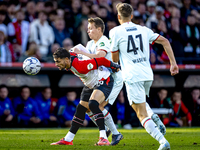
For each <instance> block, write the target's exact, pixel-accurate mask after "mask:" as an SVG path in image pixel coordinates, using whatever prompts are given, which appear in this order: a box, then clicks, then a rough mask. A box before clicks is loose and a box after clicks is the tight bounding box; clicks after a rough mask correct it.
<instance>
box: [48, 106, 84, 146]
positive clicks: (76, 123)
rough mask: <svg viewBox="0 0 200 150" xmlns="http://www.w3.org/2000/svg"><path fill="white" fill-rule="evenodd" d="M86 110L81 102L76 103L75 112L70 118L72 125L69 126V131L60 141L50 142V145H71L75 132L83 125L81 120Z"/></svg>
mask: <svg viewBox="0 0 200 150" xmlns="http://www.w3.org/2000/svg"><path fill="white" fill-rule="evenodd" d="M86 110H87V108H85V107H84V106H82V105H81V104H78V105H77V107H76V112H75V114H74V118H73V120H72V126H71V128H70V130H69V132H68V133H67V135H66V136H65V137H64V138H62V139H61V140H60V141H58V142H55V143H51V145H73V139H74V137H75V135H76V132H77V131H78V129H79V128H80V127H81V126H83V121H84V119H85V112H86Z"/></svg>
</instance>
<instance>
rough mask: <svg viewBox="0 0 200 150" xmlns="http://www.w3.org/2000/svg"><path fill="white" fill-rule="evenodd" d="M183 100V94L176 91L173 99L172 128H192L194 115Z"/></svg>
mask: <svg viewBox="0 0 200 150" xmlns="http://www.w3.org/2000/svg"><path fill="white" fill-rule="evenodd" d="M181 99H182V95H181V92H180V91H175V92H174V93H173V95H172V98H171V101H172V105H173V110H174V115H173V117H172V120H171V122H170V126H175V127H179V126H180V127H182V126H190V127H191V125H192V115H191V113H190V112H189V110H188V108H187V107H186V106H185V104H184V103H183V102H182V100H181Z"/></svg>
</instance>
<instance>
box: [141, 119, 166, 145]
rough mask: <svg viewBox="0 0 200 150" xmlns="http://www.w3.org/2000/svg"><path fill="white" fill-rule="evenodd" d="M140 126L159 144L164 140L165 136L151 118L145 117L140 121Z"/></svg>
mask: <svg viewBox="0 0 200 150" xmlns="http://www.w3.org/2000/svg"><path fill="white" fill-rule="evenodd" d="M141 124H142V126H143V127H144V128H145V129H146V131H147V132H148V133H149V134H150V135H151V136H152V137H153V138H154V139H156V140H157V141H158V142H159V143H160V144H163V143H165V142H166V139H165V137H164V136H163V135H162V133H161V132H160V131H159V130H158V129H157V128H156V124H155V123H154V122H153V121H152V120H151V118H149V117H146V118H144V119H143V120H142V121H141Z"/></svg>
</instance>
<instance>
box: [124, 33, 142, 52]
mask: <svg viewBox="0 0 200 150" xmlns="http://www.w3.org/2000/svg"><path fill="white" fill-rule="evenodd" d="M135 38H139V40H140V50H141V51H142V52H143V42H142V35H141V34H138V35H136V36H135ZM130 43H131V45H132V49H130ZM137 51H138V47H136V46H135V42H134V40H133V36H132V35H129V36H128V47H127V53H130V52H134V55H137V54H138V52H137Z"/></svg>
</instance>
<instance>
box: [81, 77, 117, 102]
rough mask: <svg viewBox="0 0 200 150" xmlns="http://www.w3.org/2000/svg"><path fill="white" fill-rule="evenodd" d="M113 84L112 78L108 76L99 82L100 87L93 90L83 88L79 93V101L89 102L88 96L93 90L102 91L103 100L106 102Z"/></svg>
mask: <svg viewBox="0 0 200 150" xmlns="http://www.w3.org/2000/svg"><path fill="white" fill-rule="evenodd" d="M113 84H114V80H113V77H112V76H111V75H110V76H109V77H108V78H107V79H106V80H104V81H100V82H99V85H100V86H96V87H94V88H93V89H90V88H88V87H87V86H84V87H83V90H82V92H81V100H82V101H85V102H89V99H90V96H91V94H92V92H93V91H94V90H95V89H98V90H100V91H102V92H103V93H104V96H105V100H106V99H107V98H108V96H109V95H110V93H111V91H112V88H113Z"/></svg>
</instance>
